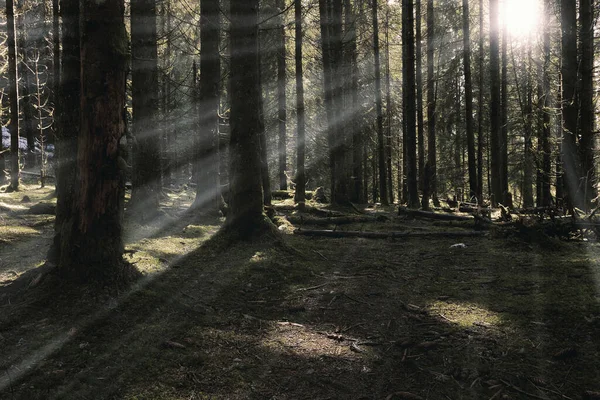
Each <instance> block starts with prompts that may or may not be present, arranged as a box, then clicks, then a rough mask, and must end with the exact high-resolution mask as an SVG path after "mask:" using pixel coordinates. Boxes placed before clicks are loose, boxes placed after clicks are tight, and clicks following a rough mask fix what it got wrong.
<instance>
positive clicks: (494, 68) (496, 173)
mask: <svg viewBox="0 0 600 400" xmlns="http://www.w3.org/2000/svg"><path fill="white" fill-rule="evenodd" d="M498 13H499V9H498V0H490V94H491V99H490V153H491V154H490V155H491V168H490V169H491V171H490V175H491V178H492V193H490V197H491V201H492V204H493V205H494V206H495V205H497V204H498V203H501V202H502V201H503V200H502V153H501V146H502V131H501V118H500V112H501V110H500V60H499V55H500V46H499V32H500V29H499V26H498Z"/></svg>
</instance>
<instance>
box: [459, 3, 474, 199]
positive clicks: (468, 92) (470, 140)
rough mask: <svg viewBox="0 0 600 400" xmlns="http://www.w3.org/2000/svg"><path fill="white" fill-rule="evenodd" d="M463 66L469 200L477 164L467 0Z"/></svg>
mask: <svg viewBox="0 0 600 400" xmlns="http://www.w3.org/2000/svg"><path fill="white" fill-rule="evenodd" d="M462 10H463V15H462V22H463V45H464V53H463V67H464V70H465V71H464V72H465V122H466V130H467V158H468V171H469V201H470V199H471V198H472V197H476V196H477V165H476V162H475V132H474V126H473V125H474V124H473V79H472V77H471V28H470V23H469V18H470V13H469V0H463V2H462Z"/></svg>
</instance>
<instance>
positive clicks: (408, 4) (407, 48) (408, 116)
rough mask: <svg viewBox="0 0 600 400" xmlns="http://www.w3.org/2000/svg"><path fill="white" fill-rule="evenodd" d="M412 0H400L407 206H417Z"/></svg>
mask: <svg viewBox="0 0 600 400" xmlns="http://www.w3.org/2000/svg"><path fill="white" fill-rule="evenodd" d="M413 11H414V6H413V0H402V76H403V81H402V82H403V90H402V111H403V116H404V123H405V124H406V142H405V143H404V146H406V158H407V160H406V166H407V171H406V183H407V190H408V206H409V207H411V208H418V207H419V194H418V191H417V132H416V129H417V126H416V123H417V121H416V88H415V33H414V32H415V31H414V15H413Z"/></svg>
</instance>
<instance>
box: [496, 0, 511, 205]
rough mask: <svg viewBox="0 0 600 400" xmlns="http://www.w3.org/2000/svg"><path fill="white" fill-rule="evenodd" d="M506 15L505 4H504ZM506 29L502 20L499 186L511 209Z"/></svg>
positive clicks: (505, 21) (505, 20)
mask: <svg viewBox="0 0 600 400" xmlns="http://www.w3.org/2000/svg"><path fill="white" fill-rule="evenodd" d="M504 9H505V12H504V13H505V14H506V9H507V6H506V2H504ZM507 48H508V28H507V19H506V18H504V20H503V26H502V75H501V78H500V93H501V103H500V104H501V106H500V114H501V125H500V171H499V172H500V175H499V179H500V181H501V183H500V185H501V188H502V200H501V201H502V203H503V204H504V205H506V206H508V207H512V197H511V196H510V193H509V191H508V54H507Z"/></svg>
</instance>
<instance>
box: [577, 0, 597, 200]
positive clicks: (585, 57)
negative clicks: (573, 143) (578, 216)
mask: <svg viewBox="0 0 600 400" xmlns="http://www.w3.org/2000/svg"><path fill="white" fill-rule="evenodd" d="M593 3H594V2H593V0H580V1H579V20H580V29H581V30H580V35H579V38H580V43H581V52H580V53H581V67H580V68H581V80H580V88H581V89H580V94H579V102H580V107H581V108H580V115H581V120H580V140H579V157H580V158H581V173H582V176H581V178H582V179H583V191H584V193H583V196H582V197H583V205H584V207H585V208H584V209H585V210H589V209H590V207H591V203H592V200H593V199H595V198H596V197H597V196H598V191H597V187H596V183H597V182H596V166H595V162H594V149H595V144H596V142H595V131H594V119H595V110H594V5H593Z"/></svg>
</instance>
